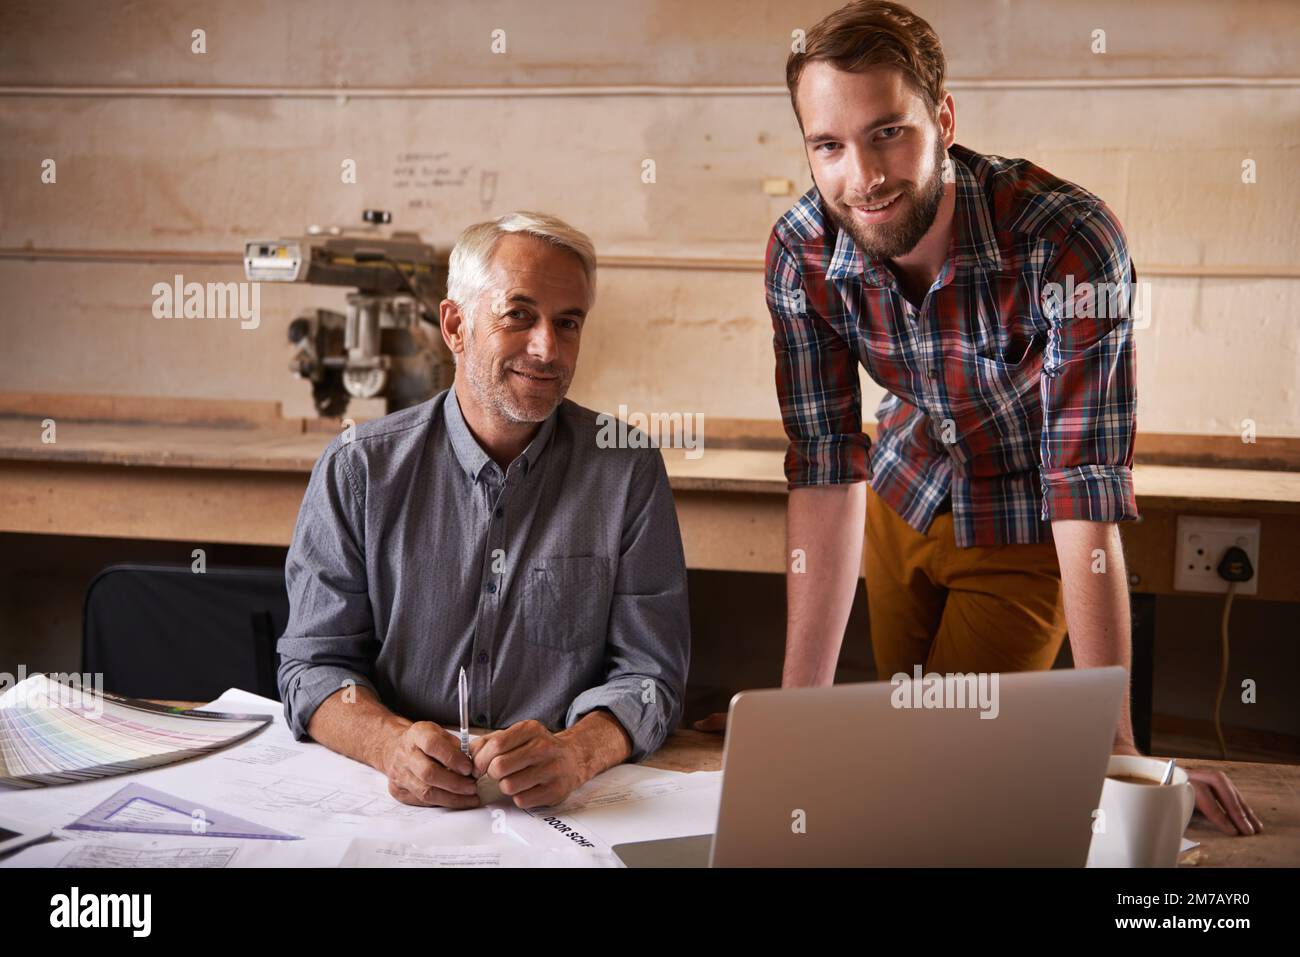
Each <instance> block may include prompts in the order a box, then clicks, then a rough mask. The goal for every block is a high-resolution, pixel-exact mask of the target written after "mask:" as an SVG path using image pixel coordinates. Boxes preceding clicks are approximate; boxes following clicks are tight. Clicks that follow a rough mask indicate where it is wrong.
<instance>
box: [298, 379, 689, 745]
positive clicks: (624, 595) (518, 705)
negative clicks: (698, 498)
mask: <svg viewBox="0 0 1300 957" xmlns="http://www.w3.org/2000/svg"><path fill="white" fill-rule="evenodd" d="M600 425H601V423H600V421H599V420H598V417H597V415H596V413H594V412H592V411H591V410H589V409H584V408H583V407H581V406H579V405H576V404H574V403H573V402H570V401H568V400H565V401H564V402H563V403H562V404H561V405H560V407H559V408H557V409H556V410H555V412H554V413H552V414H551V416H550V417H549V418H548V419H547V420H546V421H545V422H544V423H543V424H542V426H541V429H540V430H539V431H538V433H537V436H536V437H535V438H534V439H533V441H532V442H531V443H530V444H529V446H528V448H526V449H525V450H524V452H523V454H521V455H520V456H519V457H518V458H517V459H515V461H514V462H512V463H511V464H510V467H509V468H508V469H506V470H505V472H504V473H503V472H502V470H501V468H500V467H499V466H498V465H497V464H496V463H495V462H493V461H492V459H490V458H489V457H488V456H487V454H486V453H485V452H484V451H483V450H482V448H480V447H479V444H478V442H477V441H476V440H475V439H474V436H473V434H472V433H471V432H470V430H469V427H468V426H467V425H466V423H465V419H464V417H463V415H462V414H461V410H460V405H459V403H458V402H457V401H456V396H455V390H454V389H449V390H448V391H446V392H443V393H441V394H439V395H437V396H435V397H434V398H432V399H430V400H429V401H428V402H425V403H422V404H421V405H418V406H415V407H414V408H410V409H406V410H403V411H401V412H396V413H393V414H392V415H388V416H385V417H384V418H382V419H379V420H378V421H375V422H371V423H367V424H365V425H362V426H359V427H357V429H356V434H355V437H353V438H352V439H351V440H350V441H349V440H347V439H346V433H345V435H342V436H339V437H338V438H336V439H335V440H334V441H333V442H331V443H330V445H329V447H328V448H327V449H326V450H325V451H324V453H322V455H321V457H320V459H319V460H318V461H317V463H316V466H315V468H314V469H313V470H312V475H311V481H310V483H309V484H308V486H307V494H306V496H305V497H304V498H303V503H302V510H301V512H300V513H299V515H298V524H297V526H296V528H295V529H294V534H293V544H292V545H291V546H290V548H289V556H288V560H287V562H286V564H285V573H286V578H287V584H288V591H289V603H290V614H289V624H288V627H287V628H286V629H285V633H284V635H283V636H282V637H281V638H280V641H279V652H280V669H279V687H280V696H281V698H282V699H283V700H284V711H285V717H286V718H287V720H288V722H289V725H290V727H291V728H292V729H293V732H294V735H295V736H296V737H297V738H298V739H299V740H302V739H304V738H306V737H307V723H308V721H309V720H310V719H311V716H312V713H313V712H314V711H315V710H316V708H317V707H318V706H319V705H320V703H321V702H322V701H324V700H325V699H326V698H327V697H329V696H330V695H331V694H333V693H334V692H336V691H338V690H339V689H340V688H341V687H344V686H345V684H346V683H347V682H349V681H353V682H355V683H356V684H360V685H365V686H367V687H369V688H371V689H372V690H374V691H375V693H376V694H377V695H378V696H379V698H380V700H382V701H383V702H384V704H385V705H386V706H387V707H389V708H391V709H392V710H393V711H395V712H396V713H398V714H400V715H403V716H405V717H407V718H410V719H411V720H413V721H421V720H426V721H436V722H439V723H442V724H456V723H458V722H459V714H458V710H457V708H458V706H457V696H456V686H457V681H458V677H459V673H460V669H461V667H462V666H463V667H464V668H465V672H466V674H467V676H468V678H469V717H470V721H471V723H473V724H476V725H479V726H482V727H490V728H503V727H506V726H508V725H510V724H513V723H514V722H516V721H521V720H524V719H526V718H535V719H537V720H538V721H541V722H542V723H543V724H545V725H546V726H547V727H549V728H551V729H553V730H558V729H559V728H561V727H568V726H570V725H572V724H573V723H574V722H576V721H577V720H578V719H579V718H581V717H582V716H583V715H584V714H586V713H587V712H589V711H591V710H593V709H595V708H607V709H609V711H611V712H612V713H613V714H614V716H615V717H617V718H618V720H619V721H620V722H621V723H622V725H623V727H624V728H625V729H626V730H627V732H628V734H629V736H630V737H631V739H632V755H631V759H632V760H634V761H639V760H641V759H643V758H645V757H647V756H649V755H650V753H651V752H653V751H655V750H656V749H657V748H658V747H659V746H660V745H661V744H662V743H663V740H664V738H666V737H667V736H668V734H669V733H670V732H671V731H672V730H673V729H674V728H675V727H676V726H677V723H678V721H679V719H680V717H681V709H682V695H683V691H684V688H685V684H686V670H687V666H688V664H689V658H690V616H689V611H688V606H687V597H686V563H685V559H684V557H683V554H682V543H681V534H680V532H679V530H678V527H677V513H676V511H675V510H674V508H673V500H672V492H671V490H670V489H669V486H668V475H667V472H666V470H665V469H664V463H663V457H662V456H661V455H660V453H659V450H658V449H655V448H640V449H638V448H621V449H620V448H600V447H599V446H598V445H597V441H596V440H597V434H598V433H599V432H600V431H601V429H600ZM647 444H648V443H647Z"/></svg>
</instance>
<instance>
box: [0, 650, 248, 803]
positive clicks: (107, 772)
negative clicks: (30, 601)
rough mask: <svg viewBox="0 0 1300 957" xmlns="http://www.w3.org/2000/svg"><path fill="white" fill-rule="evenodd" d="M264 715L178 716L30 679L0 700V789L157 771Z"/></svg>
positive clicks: (243, 730) (243, 734)
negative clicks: (142, 771)
mask: <svg viewBox="0 0 1300 957" xmlns="http://www.w3.org/2000/svg"><path fill="white" fill-rule="evenodd" d="M271 721H272V716H270V715H264V714H221V713H218V712H211V711H185V710H182V709H179V708H167V707H164V706H162V705H155V704H150V703H149V702H147V701H137V700H135V699H132V698H121V697H118V696H117V695H110V694H104V693H102V692H96V691H93V690H91V689H88V688H84V687H80V686H78V685H76V684H75V683H62V682H57V681H53V680H51V679H50V678H49V677H48V676H46V675H42V674H36V675H32V676H31V677H29V678H27V679H25V680H24V681H21V682H19V683H18V684H16V685H14V686H13V687H12V688H10V689H8V690H7V691H6V692H5V693H4V694H3V695H0V787H10V788H32V787H41V786H43V785H48V784H71V783H73V782H76V781H89V780H92V779H94V778H103V777H109V776H111V775H114V774H127V773H129V772H131V771H141V770H144V769H146V768H156V767H159V766H161V765H164V764H172V763H174V762H176V761H184V760H186V759H187V758H193V757H198V756H199V755H203V754H210V753H211V752H213V751H218V750H220V749H221V748H224V747H226V746H227V745H231V744H234V743H236V742H237V741H242V740H244V739H245V738H247V737H249V736H251V735H253V734H256V733H257V732H258V731H260V730H261V729H262V728H264V727H266V726H267V725H268V724H270V722H271Z"/></svg>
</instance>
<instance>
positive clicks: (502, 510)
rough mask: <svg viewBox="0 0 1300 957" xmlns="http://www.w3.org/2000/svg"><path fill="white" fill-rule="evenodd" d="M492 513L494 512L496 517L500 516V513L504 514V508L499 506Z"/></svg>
mask: <svg viewBox="0 0 1300 957" xmlns="http://www.w3.org/2000/svg"><path fill="white" fill-rule="evenodd" d="M492 514H494V515H495V516H496V517H497V518H500V517H501V516H502V515H504V514H505V509H503V508H499V509H497V510H496V511H495V512H493V513H492Z"/></svg>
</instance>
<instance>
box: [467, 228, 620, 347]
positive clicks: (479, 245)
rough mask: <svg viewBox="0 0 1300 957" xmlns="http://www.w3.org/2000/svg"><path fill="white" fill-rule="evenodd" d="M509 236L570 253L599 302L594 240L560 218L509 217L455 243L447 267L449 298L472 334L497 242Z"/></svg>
mask: <svg viewBox="0 0 1300 957" xmlns="http://www.w3.org/2000/svg"><path fill="white" fill-rule="evenodd" d="M507 233H522V234H524V235H526V236H535V237H536V238H538V239H541V240H545V241H546V242H548V243H551V244H552V245H553V246H558V247H560V248H561V249H567V250H568V251H569V252H571V253H573V254H574V255H575V256H577V257H578V259H579V260H580V261H581V262H582V269H583V271H584V272H585V273H586V274H587V284H588V286H589V287H590V289H591V297H592V299H593V301H594V300H595V298H596V248H595V247H594V246H593V245H592V244H591V240H590V239H589V238H588V237H587V234H586V233H583V232H581V231H579V230H577V229H574V228H573V227H572V226H570V225H569V224H568V223H566V222H565V221H564V220H562V219H560V218H559V217H558V216H550V215H548V214H546V213H533V212H528V211H527V210H520V211H517V212H513V213H507V214H506V215H504V216H502V217H501V218H500V219H494V220H492V221H491V222H487V223H475V224H474V225H473V226H470V227H468V228H467V229H466V230H465V231H464V232H462V233H461V234H460V236H459V237H458V238H457V239H456V245H455V246H454V247H452V250H451V261H450V263H449V265H448V267H447V298H448V299H450V300H451V301H452V302H454V303H455V304H456V305H457V306H458V307H459V309H460V311H461V315H463V316H464V317H465V325H466V327H467V328H468V329H469V330H470V331H473V328H474V304H475V301H476V300H477V299H478V297H479V296H480V295H482V294H483V291H484V290H485V289H486V288H487V284H488V266H489V265H490V264H491V261H492V252H493V250H495V249H496V245H497V241H498V240H500V239H501V237H502V236H504V235H506V234H507Z"/></svg>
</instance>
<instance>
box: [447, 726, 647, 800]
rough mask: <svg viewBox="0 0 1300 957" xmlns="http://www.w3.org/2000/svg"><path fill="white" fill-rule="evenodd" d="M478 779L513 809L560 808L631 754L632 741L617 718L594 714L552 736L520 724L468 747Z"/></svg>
mask: <svg viewBox="0 0 1300 957" xmlns="http://www.w3.org/2000/svg"><path fill="white" fill-rule="evenodd" d="M469 753H470V757H472V758H473V759H474V771H475V774H477V775H483V774H486V775H487V776H488V777H490V778H492V779H493V780H494V781H496V782H497V784H498V785H499V787H500V788H501V793H502V794H504V795H506V796H507V797H510V798H512V799H513V800H514V802H515V807H518V808H524V809H526V808H532V807H547V806H549V805H553V804H559V803H560V802H562V801H563V800H564V799H565V798H566V797H568V796H569V795H570V794H571V793H573V792H574V791H575V790H577V789H578V788H580V787H581V786H582V785H584V784H586V783H587V782H588V781H590V780H591V779H592V778H594V777H595V776H596V775H597V774H599V773H600V772H601V771H604V770H605V769H606V768H612V767H613V766H614V765H616V764H621V763H623V762H624V761H626V760H627V759H628V756H629V755H630V754H631V753H632V739H631V737H629V736H628V733H627V731H626V730H624V728H623V725H622V724H621V723H620V722H619V720H618V719H617V718H616V717H614V715H613V714H612V713H611V712H610V711H608V710H606V709H604V708H596V709H595V710H593V711H589V712H588V713H587V714H585V715H583V716H582V718H581V719H580V720H579V721H578V722H576V723H575V724H574V725H573V726H572V727H571V728H566V729H565V730H563V731H561V732H559V733H558V734H553V733H552V732H551V731H550V730H549V729H548V728H547V727H546V725H544V724H542V723H541V722H540V721H531V720H529V721H519V722H517V723H515V724H512V725H511V726H510V727H508V728H506V729H505V730H503V731H493V732H491V733H490V734H485V735H483V736H482V737H481V738H478V739H477V740H475V741H472V742H470V746H469Z"/></svg>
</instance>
